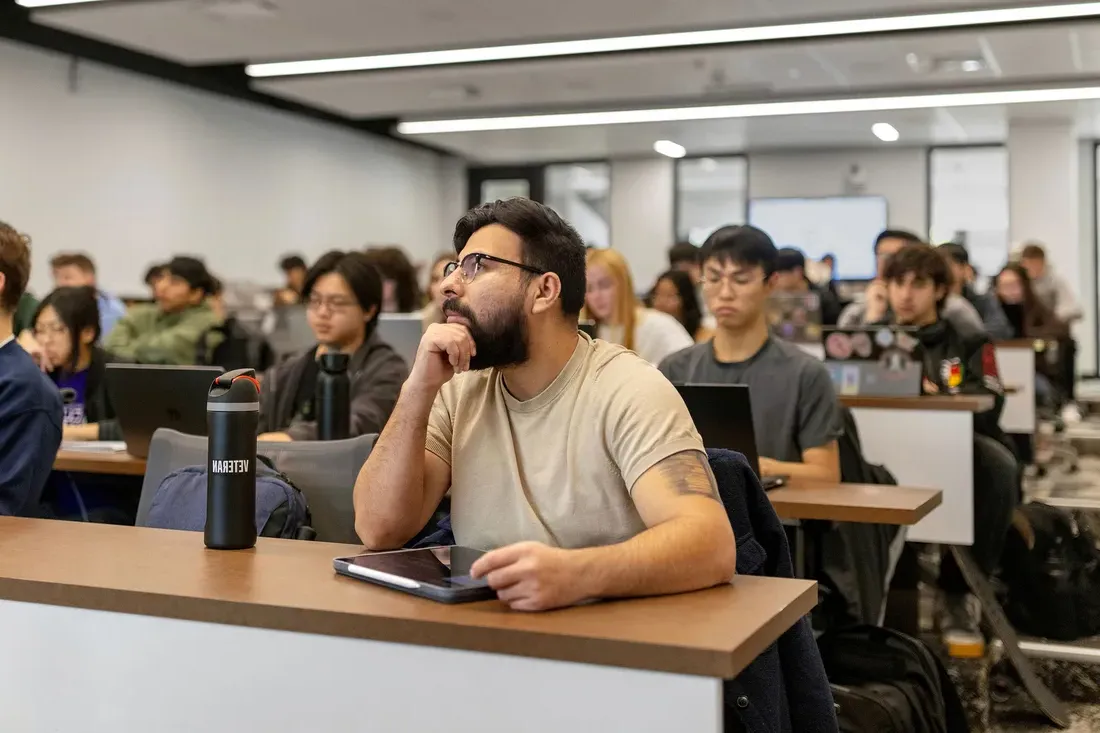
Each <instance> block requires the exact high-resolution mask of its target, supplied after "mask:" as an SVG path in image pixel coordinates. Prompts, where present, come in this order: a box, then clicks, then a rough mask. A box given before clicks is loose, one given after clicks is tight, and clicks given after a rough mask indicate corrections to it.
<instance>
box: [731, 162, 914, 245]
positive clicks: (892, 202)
mask: <svg viewBox="0 0 1100 733" xmlns="http://www.w3.org/2000/svg"><path fill="white" fill-rule="evenodd" d="M853 166H859V169H860V170H861V171H862V180H863V181H864V186H863V187H862V189H859V190H853V189H851V188H849V187H847V185H846V181H847V180H848V178H849V172H850V171H851V169H852V167H853ZM855 193H859V194H866V195H869V196H884V197H886V201H887V205H888V216H889V222H890V226H891V227H895V228H901V229H909V230H912V231H913V232H915V233H916V234H918V235H920V236H926V235H927V229H928V206H927V199H928V168H927V160H926V152H925V150H924V149H923V148H895V149H891V150H838V151H822V152H797V153H785V152H784V153H760V154H750V155H749V198H750V199H751V198H765V197H784V196H842V195H847V194H855Z"/></svg>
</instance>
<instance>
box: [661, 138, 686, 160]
mask: <svg viewBox="0 0 1100 733" xmlns="http://www.w3.org/2000/svg"><path fill="white" fill-rule="evenodd" d="M653 149H654V150H656V151H657V152H658V153H660V154H661V155H667V156H668V157H670V158H682V157H684V156H685V155H687V149H686V148H685V147H684V146H683V145H680V144H679V143H674V142H672V141H671V140H658V141H657V142H655V143H653Z"/></svg>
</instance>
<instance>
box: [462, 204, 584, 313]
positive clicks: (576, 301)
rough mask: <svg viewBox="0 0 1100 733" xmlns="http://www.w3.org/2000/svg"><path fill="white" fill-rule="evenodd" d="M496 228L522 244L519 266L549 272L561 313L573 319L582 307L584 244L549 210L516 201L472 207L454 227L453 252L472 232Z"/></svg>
mask: <svg viewBox="0 0 1100 733" xmlns="http://www.w3.org/2000/svg"><path fill="white" fill-rule="evenodd" d="M490 224H499V225H501V226H502V227H504V228H505V229H507V230H508V231H510V232H512V233H513V234H515V235H516V236H517V237H519V238H520V241H521V242H522V243H523V264H525V265H527V266H528V267H534V268H535V269H538V270H542V271H544V272H552V273H554V274H555V275H557V276H558V279H559V280H561V310H562V313H564V314H565V315H566V316H577V315H579V314H580V312H581V308H582V307H583V306H584V291H585V275H584V258H585V247H584V240H582V239H581V237H580V235H579V234H577V230H576V229H574V228H573V227H572V226H570V224H569V223H568V222H567V221H565V219H562V218H561V217H560V216H558V214H557V212H556V211H554V210H553V209H551V208H550V207H549V206H543V205H542V204H540V203H538V202H536V201H532V200H531V199H525V198H520V197H515V198H510V199H505V200H503V201H494V202H492V203H488V204H482V205H481V206H475V207H474V208H472V209H470V210H469V211H467V212H466V214H465V215H464V216H463V217H462V218H461V219H459V220H458V223H457V224H456V225H455V233H454V247H455V252H462V250H463V248H464V247H465V246H466V243H467V242H468V241H470V237H472V236H473V234H474V232H476V231H478V230H479V229H483V228H484V227H487V226H489V225H490Z"/></svg>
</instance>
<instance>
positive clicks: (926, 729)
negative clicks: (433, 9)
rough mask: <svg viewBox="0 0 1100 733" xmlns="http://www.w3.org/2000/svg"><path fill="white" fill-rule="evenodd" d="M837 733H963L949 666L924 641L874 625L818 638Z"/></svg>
mask: <svg viewBox="0 0 1100 733" xmlns="http://www.w3.org/2000/svg"><path fill="white" fill-rule="evenodd" d="M817 643H818V648H819V649H820V650H821V657H822V659H823V660H824V662H825V672H826V674H827V675H828V677H829V682H830V684H831V685H832V689H833V700H834V701H835V703H836V707H837V720H838V721H839V723H840V730H841V733H867V732H870V731H874V733H965V732H966V731H968V730H969V724H968V723H967V720H966V713H965V711H964V710H963V707H962V702H961V701H960V700H959V694H958V691H957V690H956V689H955V686H954V684H953V683H952V682H951V678H950V677H949V676H948V674H947V669H946V668H945V667H944V666H943V663H942V662H940V660H939V659H938V658H937V657H936V655H935V654H933V653H932V652H931V650H929V649H928V647H927V646H925V645H924V644H923V643H922V642H920V641H918V640H917V639H914V638H913V637H911V636H907V635H905V634H903V633H901V632H900V631H894V630H892V629H884V628H881V627H878V626H867V625H861V626H851V627H849V628H846V629H837V630H835V631H828V632H826V633H825V634H823V635H822V636H821V637H820V638H819V639H818V641H817Z"/></svg>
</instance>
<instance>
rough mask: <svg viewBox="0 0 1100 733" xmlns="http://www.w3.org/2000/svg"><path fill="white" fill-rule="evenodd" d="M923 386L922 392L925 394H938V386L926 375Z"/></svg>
mask: <svg viewBox="0 0 1100 733" xmlns="http://www.w3.org/2000/svg"><path fill="white" fill-rule="evenodd" d="M923 387H924V393H925V394H939V393H940V388H939V387H937V386H936V385H935V384H933V383H932V380H931V379H929V378H928V377H925V378H924V383H923Z"/></svg>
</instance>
